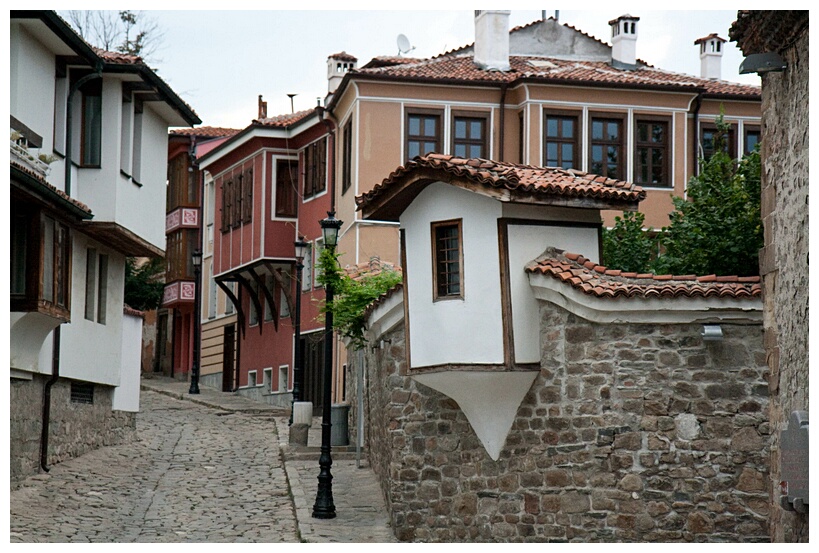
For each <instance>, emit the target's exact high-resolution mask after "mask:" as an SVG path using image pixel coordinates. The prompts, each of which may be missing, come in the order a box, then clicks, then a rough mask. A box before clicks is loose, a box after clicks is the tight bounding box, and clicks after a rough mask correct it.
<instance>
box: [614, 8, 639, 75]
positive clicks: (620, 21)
mask: <svg viewBox="0 0 819 553" xmlns="http://www.w3.org/2000/svg"><path fill="white" fill-rule="evenodd" d="M638 21H640V18H639V17H634V16H633V15H621V16H620V17H618V18H617V19H612V20H611V21H609V25H610V26H611V64H612V65H613V66H614V67H617V68H618V69H635V68H636V67H637V22H638Z"/></svg>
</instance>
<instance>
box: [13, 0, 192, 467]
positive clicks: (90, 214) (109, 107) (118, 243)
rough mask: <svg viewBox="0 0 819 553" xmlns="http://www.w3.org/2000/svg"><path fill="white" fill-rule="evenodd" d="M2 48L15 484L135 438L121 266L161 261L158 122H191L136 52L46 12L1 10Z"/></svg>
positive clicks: (133, 376) (161, 141) (135, 316)
mask: <svg viewBox="0 0 819 553" xmlns="http://www.w3.org/2000/svg"><path fill="white" fill-rule="evenodd" d="M10 50H11V57H10V60H11V79H10V85H11V86H10V89H11V140H12V142H11V180H10V189H11V210H10V212H11V214H12V221H11V227H12V232H11V236H12V240H11V261H12V262H11V283H12V285H11V315H10V316H11V329H10V344H11V347H10V349H11V352H10V353H11V363H10V376H11V412H12V419H11V421H12V422H11V429H12V431H11V444H12V451H11V458H12V473H11V474H12V478H13V479H14V478H15V477H20V476H23V475H26V474H30V473H32V472H36V471H37V470H38V466H39V467H40V468H43V469H46V468H47V465H48V464H49V463H53V462H58V461H60V460H63V459H65V458H68V457H71V456H75V455H79V454H82V453H83V452H85V451H87V450H88V449H91V448H94V447H98V446H99V445H102V444H103V443H112V442H115V441H119V440H123V439H127V438H128V437H132V436H133V431H134V429H135V426H134V425H135V419H134V413H135V412H136V411H137V410H138V408H139V373H140V360H139V358H140V353H139V352H140V348H139V343H140V342H141V321H142V319H141V316H140V314H139V313H134V312H133V310H130V309H127V308H126V306H125V305H124V277H125V261H126V257H129V256H134V257H155V256H162V255H163V253H164V252H163V246H164V241H163V238H162V227H163V225H162V207H161V206H162V204H163V203H164V189H165V167H166V165H167V129H168V127H170V126H172V125H192V124H195V123H199V122H200V121H199V119H198V117H197V116H196V114H195V113H194V112H193V111H192V110H191V108H190V107H189V106H188V105H186V104H185V103H184V102H183V101H182V100H181V99H180V98H179V97H178V96H177V95H176V94H175V93H174V92H173V91H172V90H171V89H170V88H169V87H168V86H167V84H165V83H164V81H162V79H160V78H159V77H158V76H157V75H156V73H155V72H154V71H153V70H151V69H150V68H149V67H148V66H147V65H146V64H145V63H143V62H142V60H141V59H140V58H137V57H135V56H129V55H125V54H119V53H112V52H106V51H102V50H98V49H96V48H93V47H91V46H90V45H88V44H87V43H86V42H85V41H83V40H82V38H81V37H80V36H79V35H77V34H76V33H75V32H74V31H73V30H72V29H71V27H70V26H69V25H68V24H67V23H66V22H65V21H63V20H62V19H60V18H59V16H57V15H56V13H54V12H50V11H12V12H11V49H10ZM157 210H159V211H157ZM90 352H93V354H90ZM35 428H36V429H37V430H38V431H39V435H36V436H35V435H32V431H33V429H35ZM72 428H78V429H79V431H78V432H74V431H72V430H71V429H72Z"/></svg>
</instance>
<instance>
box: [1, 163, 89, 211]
mask: <svg viewBox="0 0 819 553" xmlns="http://www.w3.org/2000/svg"><path fill="white" fill-rule="evenodd" d="M11 168H12V169H15V170H16V171H20V172H21V173H24V174H25V175H26V176H27V177H29V179H30V180H31V181H32V182H36V183H37V185H39V186H42V187H43V188H45V189H47V190H48V192H50V193H51V194H56V195H57V196H59V197H60V199H61V200H63V201H66V202H68V203H70V204H71V205H73V206H74V207H76V208H77V209H79V210H81V211H83V212H85V213H86V214H87V215H91V208H90V207H88V206H87V205H85V204H84V203H82V202H80V201H77V200H75V199H74V198H72V197H71V196H69V195H68V194H66V193H65V192H63V191H62V190H60V189H59V188H57V187H56V186H54V185H52V184H49V183H48V181H47V180H45V179H44V178H43V177H42V175H40V174H38V173H36V172H34V171H32V170H31V169H29V168H28V167H25V166H24V165H21V164H19V163H16V162H14V161H12V162H11Z"/></svg>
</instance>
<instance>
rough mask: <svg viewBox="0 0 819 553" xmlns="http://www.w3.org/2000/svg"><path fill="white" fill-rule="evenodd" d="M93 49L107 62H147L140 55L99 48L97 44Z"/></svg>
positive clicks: (131, 63)
mask: <svg viewBox="0 0 819 553" xmlns="http://www.w3.org/2000/svg"><path fill="white" fill-rule="evenodd" d="M91 49H92V50H94V53H95V54H97V55H98V56H99V57H101V58H102V59H103V60H104V61H105V62H106V63H115V64H120V65H145V62H144V61H142V58H141V57H139V56H134V55H132V54H123V53H121V52H110V51H108V50H103V49H102V48H97V47H96V46H92V47H91Z"/></svg>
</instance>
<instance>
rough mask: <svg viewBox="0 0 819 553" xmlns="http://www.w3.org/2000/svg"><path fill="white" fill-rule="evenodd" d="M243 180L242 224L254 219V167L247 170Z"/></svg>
mask: <svg viewBox="0 0 819 553" xmlns="http://www.w3.org/2000/svg"><path fill="white" fill-rule="evenodd" d="M243 182H244V190H243V191H242V194H243V196H244V198H243V200H242V201H243V203H242V224H247V223H250V222H251V221H252V220H253V187H254V184H255V183H254V182H253V168H250V169H247V170H245V172H244V181H243Z"/></svg>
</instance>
